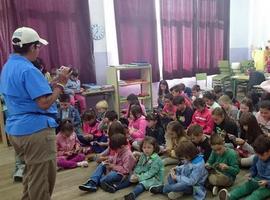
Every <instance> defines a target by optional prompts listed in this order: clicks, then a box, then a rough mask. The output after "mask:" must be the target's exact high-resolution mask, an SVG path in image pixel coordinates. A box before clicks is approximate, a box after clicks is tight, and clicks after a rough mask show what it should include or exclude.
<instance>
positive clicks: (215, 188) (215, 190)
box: [212, 186, 218, 196]
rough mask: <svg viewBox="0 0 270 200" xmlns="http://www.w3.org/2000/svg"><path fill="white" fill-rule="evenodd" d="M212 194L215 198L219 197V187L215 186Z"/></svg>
mask: <svg viewBox="0 0 270 200" xmlns="http://www.w3.org/2000/svg"><path fill="white" fill-rule="evenodd" d="M212 194H213V196H217V195H218V187H217V186H213V188H212Z"/></svg>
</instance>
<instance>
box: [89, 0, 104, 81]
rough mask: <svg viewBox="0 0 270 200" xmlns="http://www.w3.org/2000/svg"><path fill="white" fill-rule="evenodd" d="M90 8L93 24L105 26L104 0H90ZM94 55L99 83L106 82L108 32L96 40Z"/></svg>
mask: <svg viewBox="0 0 270 200" xmlns="http://www.w3.org/2000/svg"><path fill="white" fill-rule="evenodd" d="M88 1H89V10H90V20H91V24H98V25H101V26H103V27H104V28H105V19H104V1H103V0H88ZM94 56H95V66H96V68H95V73H96V80H97V84H106V72H105V66H107V65H108V61H107V42H106V32H105V36H104V38H103V39H101V40H94Z"/></svg>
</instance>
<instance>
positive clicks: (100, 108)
mask: <svg viewBox="0 0 270 200" xmlns="http://www.w3.org/2000/svg"><path fill="white" fill-rule="evenodd" d="M108 108H109V106H108V103H107V101H105V100H101V101H99V102H97V104H96V110H97V120H98V121H99V122H100V121H102V120H103V118H104V117H105V114H106V112H107V111H108Z"/></svg>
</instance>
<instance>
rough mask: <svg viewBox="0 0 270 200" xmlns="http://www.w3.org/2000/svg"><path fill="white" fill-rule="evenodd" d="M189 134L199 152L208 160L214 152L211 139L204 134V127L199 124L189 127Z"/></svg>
mask: <svg viewBox="0 0 270 200" xmlns="http://www.w3.org/2000/svg"><path fill="white" fill-rule="evenodd" d="M187 135H188V136H189V137H190V138H191V140H192V142H193V143H194V145H195V146H196V147H197V149H198V150H199V152H200V153H201V154H202V155H203V159H204V161H205V162H206V161H207V160H208V158H209V156H210V154H211V152H212V149H211V146H210V143H209V139H208V137H206V136H205V135H204V134H203V129H202V127H201V126H199V125H198V124H194V125H191V126H190V127H188V130H187Z"/></svg>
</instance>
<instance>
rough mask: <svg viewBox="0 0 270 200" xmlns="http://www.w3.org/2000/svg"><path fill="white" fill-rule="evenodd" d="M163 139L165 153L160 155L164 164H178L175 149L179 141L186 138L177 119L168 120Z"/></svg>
mask: <svg viewBox="0 0 270 200" xmlns="http://www.w3.org/2000/svg"><path fill="white" fill-rule="evenodd" d="M165 140H166V143H165V150H164V152H165V155H164V156H162V160H163V163H164V166H167V165H174V164H178V163H179V160H178V159H177V157H176V155H175V150H176V148H177V146H178V144H179V142H181V141H186V140H188V139H187V135H186V132H185V130H184V127H183V126H182V125H181V124H180V123H179V122H177V121H172V122H170V123H169V124H168V125H167V129H166V134H165Z"/></svg>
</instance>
